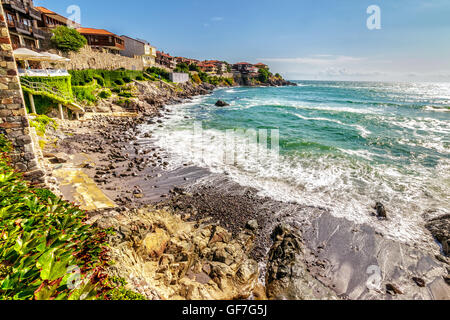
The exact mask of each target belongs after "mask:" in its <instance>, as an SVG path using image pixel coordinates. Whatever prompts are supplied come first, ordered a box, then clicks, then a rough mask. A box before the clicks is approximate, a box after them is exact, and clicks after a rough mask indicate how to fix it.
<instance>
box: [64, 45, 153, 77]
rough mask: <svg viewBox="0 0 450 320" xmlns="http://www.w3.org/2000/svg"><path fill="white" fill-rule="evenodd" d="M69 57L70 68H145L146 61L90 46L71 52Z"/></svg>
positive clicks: (140, 69)
mask: <svg viewBox="0 0 450 320" xmlns="http://www.w3.org/2000/svg"><path fill="white" fill-rule="evenodd" d="M68 58H69V59H70V62H68V63H67V68H68V69H69V70H84V69H103V70H117V69H120V68H124V69H126V70H139V71H142V70H144V62H143V61H142V59H135V58H129V57H124V56H120V55H116V54H111V53H106V52H99V51H94V50H92V49H91V48H90V47H88V46H86V47H84V48H82V49H81V50H80V52H78V53H70V54H69V56H68Z"/></svg>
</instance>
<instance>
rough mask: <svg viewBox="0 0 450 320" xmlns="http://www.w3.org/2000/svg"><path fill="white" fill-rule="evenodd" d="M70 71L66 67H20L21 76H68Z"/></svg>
mask: <svg viewBox="0 0 450 320" xmlns="http://www.w3.org/2000/svg"><path fill="white" fill-rule="evenodd" d="M69 75H70V74H69V72H67V70H64V69H56V70H51V69H50V70H43V69H19V76H29V77H66V76H69Z"/></svg>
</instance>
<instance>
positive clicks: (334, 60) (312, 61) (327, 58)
mask: <svg viewBox="0 0 450 320" xmlns="http://www.w3.org/2000/svg"><path fill="white" fill-rule="evenodd" d="M260 60H262V61H265V62H279V63H291V64H305V65H310V66H334V65H340V64H348V63H356V62H361V61H364V60H366V58H359V57H349V56H333V55H325V54H322V55H313V56H310V57H298V58H262V59H260Z"/></svg>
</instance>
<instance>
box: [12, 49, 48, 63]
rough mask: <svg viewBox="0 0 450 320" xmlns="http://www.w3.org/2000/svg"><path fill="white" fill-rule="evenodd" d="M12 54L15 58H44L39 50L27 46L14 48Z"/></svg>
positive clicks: (32, 59) (33, 59)
mask: <svg viewBox="0 0 450 320" xmlns="http://www.w3.org/2000/svg"><path fill="white" fill-rule="evenodd" d="M13 54H14V57H15V58H16V59H17V60H30V61H41V60H42V59H43V58H44V56H43V55H42V54H40V53H39V52H35V51H33V50H30V49H27V48H19V49H16V50H14V51H13Z"/></svg>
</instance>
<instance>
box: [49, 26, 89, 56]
mask: <svg viewBox="0 0 450 320" xmlns="http://www.w3.org/2000/svg"><path fill="white" fill-rule="evenodd" d="M51 41H52V43H53V45H54V46H55V47H56V48H57V49H59V50H61V51H63V52H70V51H75V52H78V51H80V49H81V48H83V47H84V46H85V45H86V44H87V40H86V38H85V37H84V36H82V35H81V34H80V33H79V32H78V31H77V30H75V29H71V28H68V27H66V26H59V27H57V28H56V29H55V30H53V36H52V39H51Z"/></svg>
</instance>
